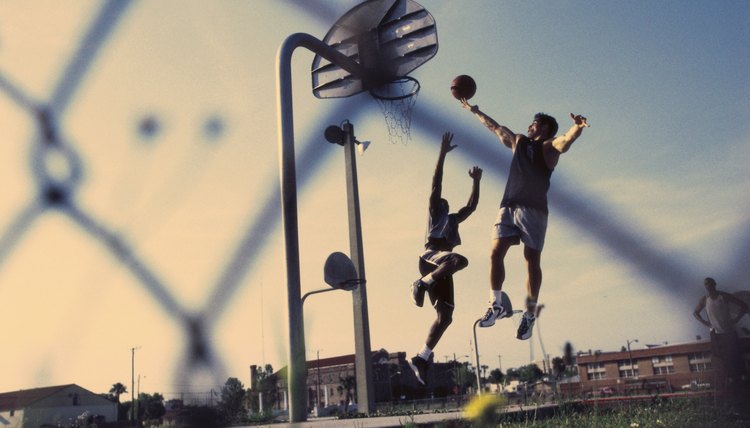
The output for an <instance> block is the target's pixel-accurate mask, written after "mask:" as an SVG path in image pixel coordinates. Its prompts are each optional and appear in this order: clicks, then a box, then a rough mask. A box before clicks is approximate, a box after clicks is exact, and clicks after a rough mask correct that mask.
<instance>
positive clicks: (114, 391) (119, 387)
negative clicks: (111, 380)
mask: <svg viewBox="0 0 750 428" xmlns="http://www.w3.org/2000/svg"><path fill="white" fill-rule="evenodd" d="M127 392H128V388H126V387H125V385H123V384H121V383H120V382H117V383H116V384H114V385H112V388H111V389H110V390H109V393H110V394H111V395H112V396H113V397H115V401H116V402H117V403H118V404H119V403H120V394H126V393H127Z"/></svg>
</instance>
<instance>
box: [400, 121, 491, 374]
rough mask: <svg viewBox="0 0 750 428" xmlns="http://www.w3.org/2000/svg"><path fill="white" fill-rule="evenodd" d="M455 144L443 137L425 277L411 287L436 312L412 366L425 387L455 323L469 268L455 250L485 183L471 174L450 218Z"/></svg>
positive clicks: (475, 171) (422, 268)
mask: <svg viewBox="0 0 750 428" xmlns="http://www.w3.org/2000/svg"><path fill="white" fill-rule="evenodd" d="M452 140H453V134H451V133H450V132H446V133H445V134H443V141H442V144H441V145H440V155H439V156H438V161H437V166H436V167H435V175H434V176H433V177H432V192H431V193H430V203H429V223H428V225H427V227H428V229H427V238H426V242H425V251H424V252H423V253H422V255H421V256H420V257H419V273H420V274H421V275H422V277H421V278H420V279H418V280H416V281H414V283H413V284H412V285H411V297H412V300H413V301H414V304H416V305H417V306H419V307H421V306H422V305H423V304H424V295H425V292H427V293H428V294H429V296H430V302H431V303H432V306H433V307H434V308H435V312H437V319H436V320H435V321H434V322H433V323H432V326H430V330H429V332H428V333H427V340H426V341H425V344H424V347H423V348H422V350H421V351H419V352H418V353H417V355H416V356H414V357H413V358H412V359H411V361H410V362H409V366H411V369H412V370H413V371H414V374H415V375H416V376H417V380H419V382H421V383H422V385H426V384H427V369H428V367H429V360H430V356H431V355H432V350H433V349H435V346H436V345H437V343H438V341H439V340H440V338H441V337H442V336H443V333H445V330H446V329H447V328H448V326H449V325H450V324H451V322H452V321H453V308H454V306H455V303H454V298H453V274H454V273H456V272H458V271H459V270H461V269H463V268H465V267H466V266H468V265H469V261H468V260H467V259H466V257H464V256H462V255H460V254H458V253H454V252H453V248H454V247H456V246H457V245H460V244H461V237H460V236H459V234H458V225H459V223H461V222H463V221H464V220H466V219H467V218H468V217H469V216H470V215H471V213H473V212H474V210H476V208H477V203H479V181H480V180H481V179H482V169H481V168H479V167H477V166H475V167H473V168H471V169H470V170H469V177H471V179H472V180H473V184H472V187H471V196H469V201H468V202H467V203H466V206H465V207H462V208H461V209H460V210H458V212H457V213H454V214H450V210H449V206H448V201H446V200H445V199H443V198H442V189H443V164H444V163H445V155H447V154H448V152H450V151H451V150H453V149H455V148H456V147H457V146H455V145H451V141H452Z"/></svg>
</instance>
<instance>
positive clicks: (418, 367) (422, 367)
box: [409, 355, 429, 385]
mask: <svg viewBox="0 0 750 428" xmlns="http://www.w3.org/2000/svg"><path fill="white" fill-rule="evenodd" d="M428 366H429V364H428V362H427V361H425V360H424V359H423V358H422V357H420V356H419V355H416V356H414V357H412V358H411V361H409V367H411V369H412V370H413V371H414V375H415V376H417V380H418V381H419V383H421V384H422V385H427V368H428Z"/></svg>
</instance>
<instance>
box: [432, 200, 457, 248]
mask: <svg viewBox="0 0 750 428" xmlns="http://www.w3.org/2000/svg"><path fill="white" fill-rule="evenodd" d="M433 214H434V215H433ZM460 244H461V236H459V234H458V220H457V219H456V215H455V214H448V212H447V211H443V210H440V211H438V212H435V213H432V212H431V213H430V216H429V220H428V224H427V236H426V238H425V244H424V246H425V248H433V249H436V250H445V251H451V250H453V247H455V246H457V245H460Z"/></svg>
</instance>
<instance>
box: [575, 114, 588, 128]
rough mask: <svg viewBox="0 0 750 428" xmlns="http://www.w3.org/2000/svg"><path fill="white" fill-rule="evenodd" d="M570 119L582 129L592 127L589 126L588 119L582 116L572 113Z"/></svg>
mask: <svg viewBox="0 0 750 428" xmlns="http://www.w3.org/2000/svg"><path fill="white" fill-rule="evenodd" d="M570 118H571V119H573V122H575V124H576V125H578V126H580V127H581V128H583V127H586V128H590V127H591V125H589V124H588V123H587V122H586V118H585V117H583V116H581V115H580V114H573V113H570Z"/></svg>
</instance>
